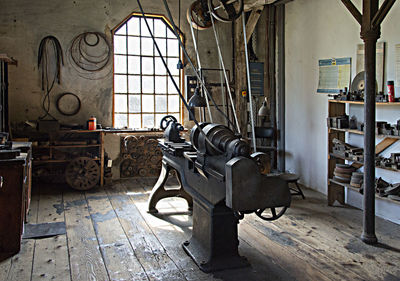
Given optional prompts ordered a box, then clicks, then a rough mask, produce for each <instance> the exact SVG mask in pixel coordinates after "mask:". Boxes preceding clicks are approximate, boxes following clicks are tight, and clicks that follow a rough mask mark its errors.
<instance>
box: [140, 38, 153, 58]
mask: <svg viewBox="0 0 400 281" xmlns="http://www.w3.org/2000/svg"><path fill="white" fill-rule="evenodd" d="M153 45H154V44H153V39H151V38H142V55H144V56H152V55H153Z"/></svg>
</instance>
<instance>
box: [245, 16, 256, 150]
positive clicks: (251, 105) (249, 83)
mask: <svg viewBox="0 0 400 281" xmlns="http://www.w3.org/2000/svg"><path fill="white" fill-rule="evenodd" d="M242 23H243V40H244V53H245V56H246V70H247V85H248V91H249V101H250V120H251V135H252V139H253V149H254V152H257V144H256V133H255V130H254V114H253V95H252V94H251V79H250V65H249V54H248V51H247V38H246V23H245V16H244V12H242Z"/></svg>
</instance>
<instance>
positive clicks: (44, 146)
mask: <svg viewBox="0 0 400 281" xmlns="http://www.w3.org/2000/svg"><path fill="white" fill-rule="evenodd" d="M100 146H101V144H71V145H38V146H34V147H35V148H87V147H100Z"/></svg>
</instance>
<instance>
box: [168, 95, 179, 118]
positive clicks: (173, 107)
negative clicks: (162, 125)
mask: <svg viewBox="0 0 400 281" xmlns="http://www.w3.org/2000/svg"><path fill="white" fill-rule="evenodd" d="M168 111H169V112H179V96H176V95H174V96H168ZM178 120H179V119H178Z"/></svg>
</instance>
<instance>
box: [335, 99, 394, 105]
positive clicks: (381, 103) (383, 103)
mask: <svg viewBox="0 0 400 281" xmlns="http://www.w3.org/2000/svg"><path fill="white" fill-rule="evenodd" d="M328 101H329V102H333V103H349V104H364V102H363V101H344V100H328ZM375 104H376V105H394V106H399V105H400V102H377V103H375Z"/></svg>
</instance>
